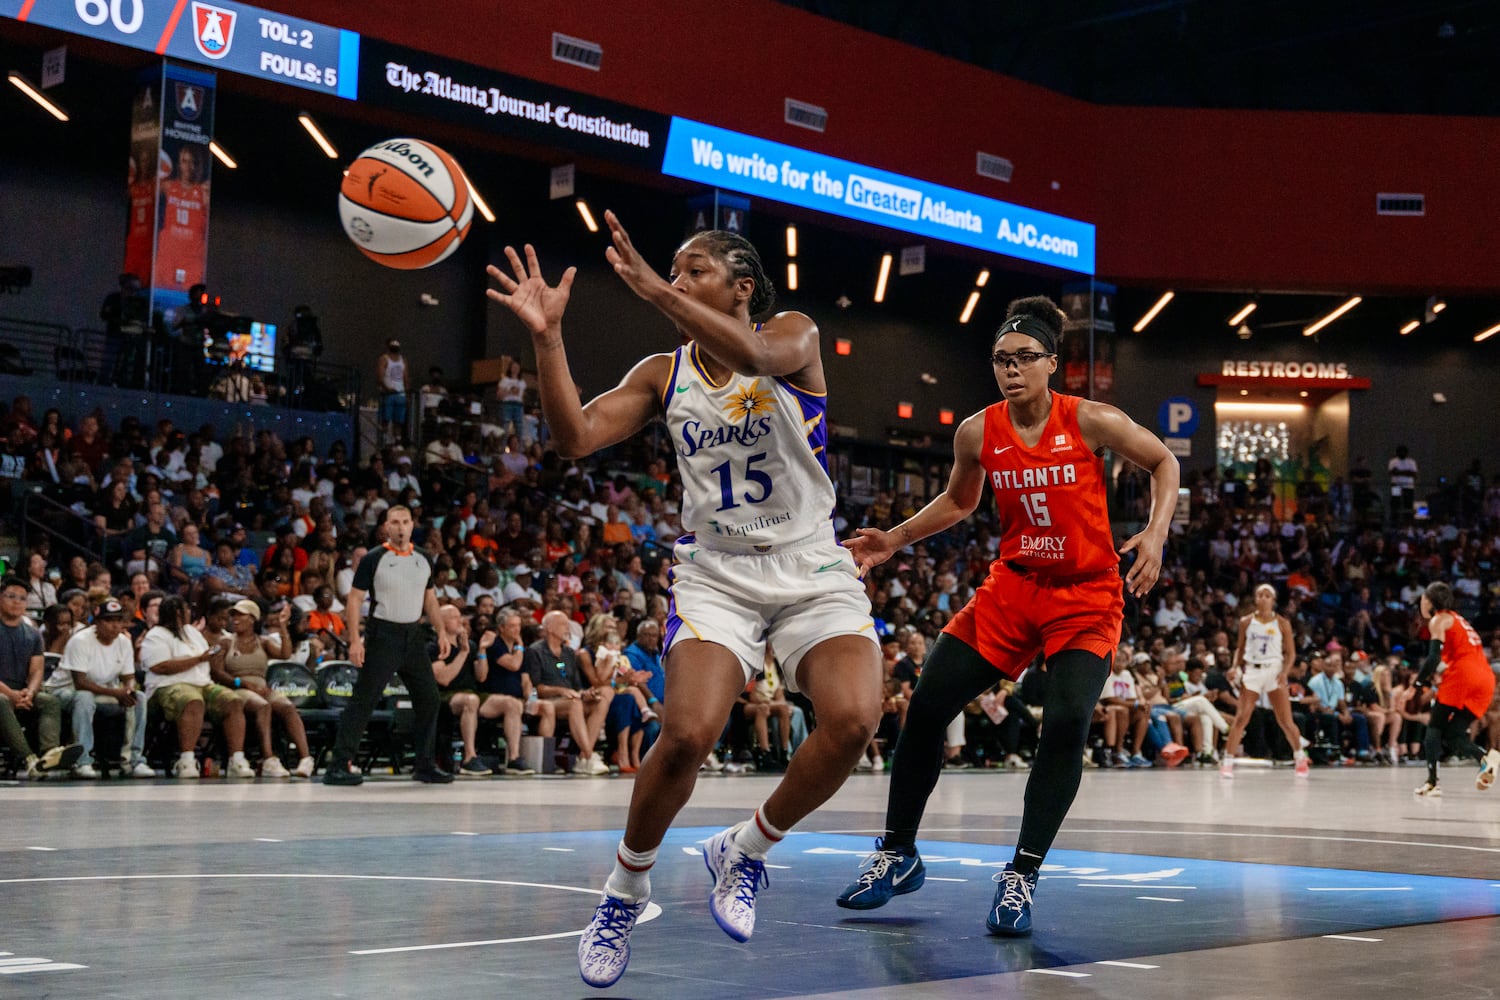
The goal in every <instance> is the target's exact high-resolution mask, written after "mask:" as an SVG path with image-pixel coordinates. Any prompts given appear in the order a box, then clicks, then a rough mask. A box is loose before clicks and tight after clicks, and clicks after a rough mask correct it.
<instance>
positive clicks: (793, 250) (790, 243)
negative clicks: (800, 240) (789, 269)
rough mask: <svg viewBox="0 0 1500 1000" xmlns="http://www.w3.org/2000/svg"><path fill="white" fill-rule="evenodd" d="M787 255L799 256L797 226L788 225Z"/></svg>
mask: <svg viewBox="0 0 1500 1000" xmlns="http://www.w3.org/2000/svg"><path fill="white" fill-rule="evenodd" d="M786 255H787V256H788V257H795V256H797V227H796V226H787V227H786Z"/></svg>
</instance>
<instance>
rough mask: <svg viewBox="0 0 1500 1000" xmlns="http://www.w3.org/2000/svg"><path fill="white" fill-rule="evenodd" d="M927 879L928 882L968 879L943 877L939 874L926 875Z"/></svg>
mask: <svg viewBox="0 0 1500 1000" xmlns="http://www.w3.org/2000/svg"><path fill="white" fill-rule="evenodd" d="M927 881H929V882H967V881H969V880H968V879H966V878H943V877H942V876H940V875H929V876H927Z"/></svg>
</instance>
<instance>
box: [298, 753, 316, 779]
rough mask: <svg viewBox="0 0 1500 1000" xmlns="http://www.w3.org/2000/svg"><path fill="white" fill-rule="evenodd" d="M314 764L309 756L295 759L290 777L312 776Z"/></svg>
mask: <svg viewBox="0 0 1500 1000" xmlns="http://www.w3.org/2000/svg"><path fill="white" fill-rule="evenodd" d="M316 766H317V765H316V764H315V763H314V762H313V759H312V758H311V757H303V758H302V759H301V760H299V761H297V766H296V767H294V768H292V777H294V778H311V777H312V776H313V768H315V767H316Z"/></svg>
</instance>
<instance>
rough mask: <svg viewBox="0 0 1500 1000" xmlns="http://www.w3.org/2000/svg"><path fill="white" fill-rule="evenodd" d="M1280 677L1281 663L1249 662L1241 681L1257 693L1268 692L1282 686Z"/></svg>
mask: <svg viewBox="0 0 1500 1000" xmlns="http://www.w3.org/2000/svg"><path fill="white" fill-rule="evenodd" d="M1280 677H1281V664H1280V663H1247V664H1245V667H1244V677H1243V678H1242V679H1241V680H1240V683H1241V684H1243V685H1244V686H1245V687H1246V688H1248V689H1250V690H1251V691H1254V692H1255V693H1256V694H1266V693H1267V692H1269V691H1275V690H1276V689H1277V688H1278V687H1280V686H1281V684H1280V681H1279V680H1278V678H1280Z"/></svg>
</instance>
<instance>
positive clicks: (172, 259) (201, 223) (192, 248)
mask: <svg viewBox="0 0 1500 1000" xmlns="http://www.w3.org/2000/svg"><path fill="white" fill-rule="evenodd" d="M202 157H203V153H202V152H201V151H200V150H199V149H198V147H197V146H194V145H191V144H184V145H183V147H182V148H181V149H180V150H178V151H177V174H176V176H175V177H173V178H172V179H171V180H169V181H166V182H164V183H163V184H162V186H161V187H162V194H163V195H164V198H163V201H164V202H165V203H166V206H165V215H164V217H163V219H162V224H161V233H160V234H159V235H158V236H157V240H156V287H157V288H170V289H176V290H185V289H187V288H190V287H191V286H193V285H196V284H198V283H199V282H200V281H202V280H203V265H204V261H205V259H206V257H207V247H208V183H207V182H206V181H204V180H201V179H200V178H201V176H202V173H203V170H202V167H203V162H202ZM179 273H181V274H182V276H183V277H182V279H181V280H178V277H177V276H178V274H179Z"/></svg>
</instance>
